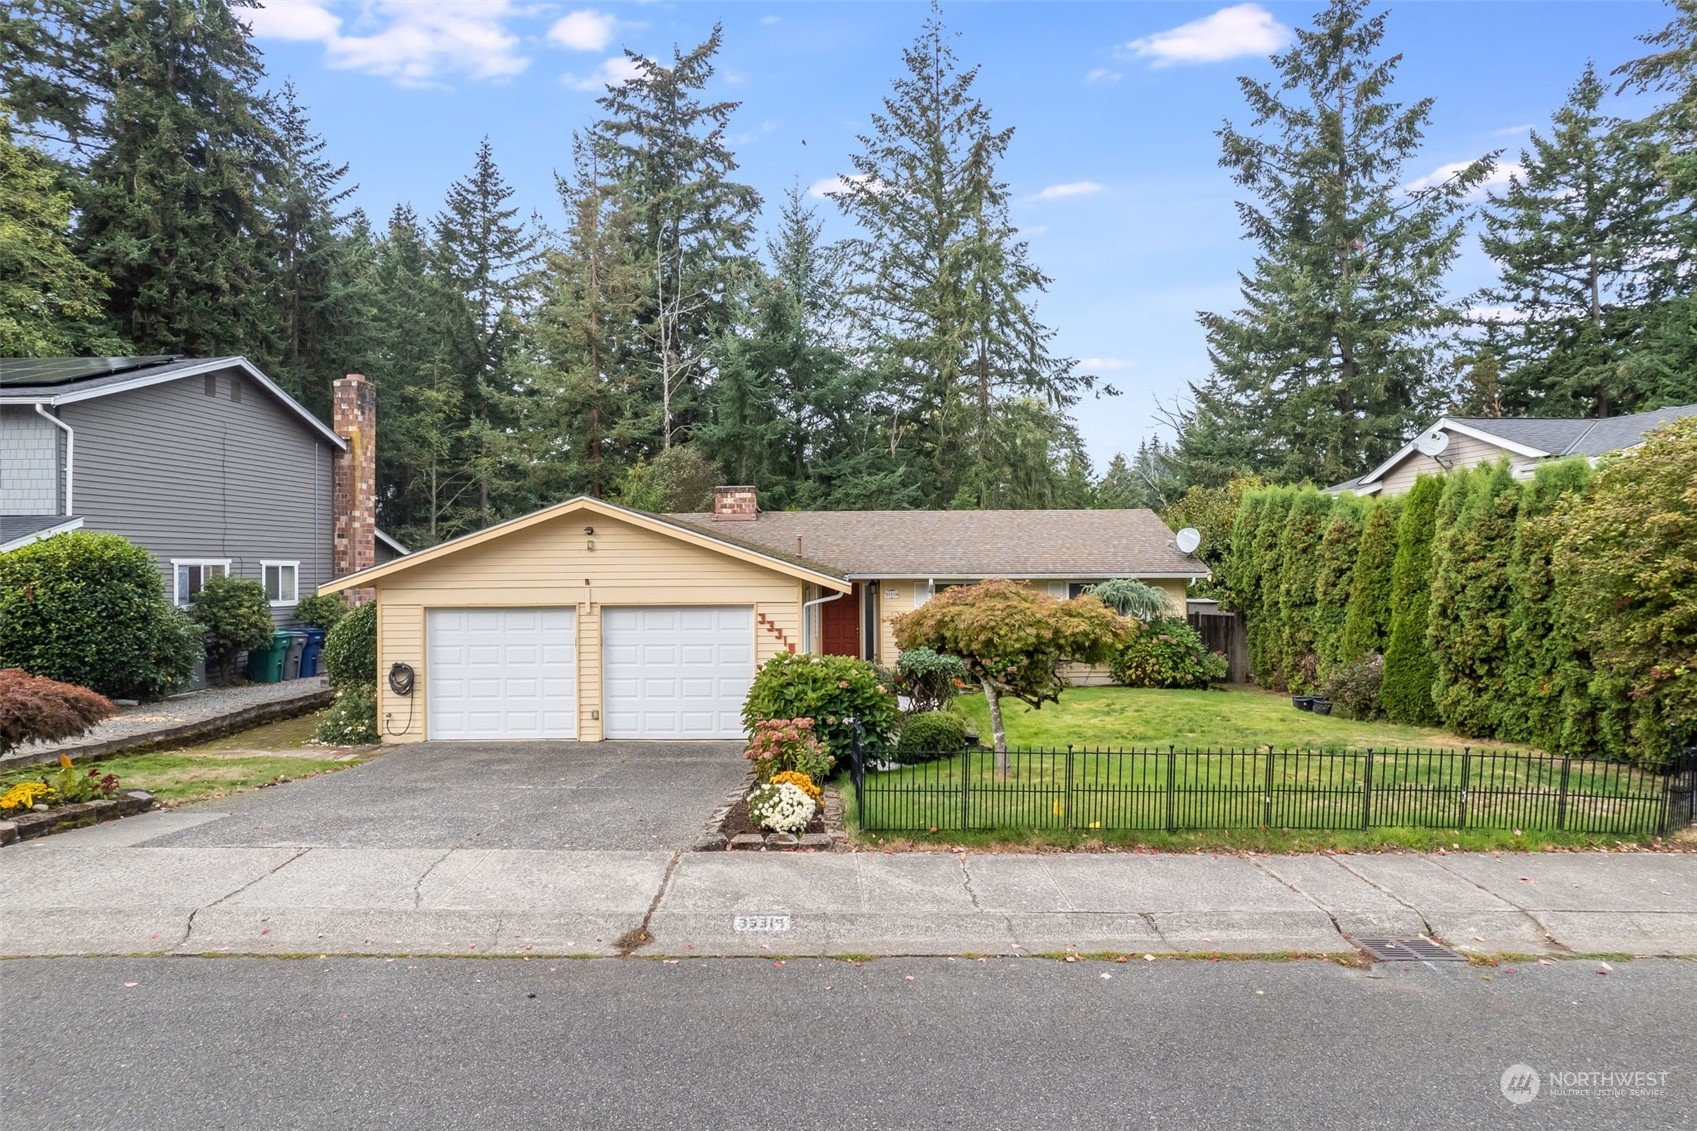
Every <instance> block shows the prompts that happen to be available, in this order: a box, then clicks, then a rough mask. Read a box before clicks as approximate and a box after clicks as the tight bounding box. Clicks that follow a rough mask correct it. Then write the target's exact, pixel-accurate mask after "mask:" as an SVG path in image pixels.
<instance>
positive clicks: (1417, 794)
mask: <svg viewBox="0 0 1697 1131" xmlns="http://www.w3.org/2000/svg"><path fill="white" fill-rule="evenodd" d="M957 709H958V710H959V711H961V713H962V714H964V715H966V716H967V717H968V718H969V719H971V720H972V722H973V723H974V725H976V726H977V728H978V729H979V732H980V734H981V736H984V738H985V739H986V740H987V736H988V731H989V727H988V718H987V712H986V710H985V706H984V702H983V700H982V698H980V697H977V696H974V697H971V698H966V699H962V700H959V701H957ZM1004 711H1005V718H1006V721H1007V727H1008V741H1009V746H1010V747H1012V748H1013V751H1014V753H1013V755H1012V758H1011V764H1010V767H1009V771H1008V772H1007V773H1006V774H1005V775H1004V774H1002V773H1000V772H998V768H997V765H996V759H995V756H994V755H993V754H991V753H989V752H987V751H980V752H977V753H974V754H971V755H957V756H955V757H952V758H947V759H942V760H939V761H934V762H927V763H923V764H921V765H917V766H912V767H908V768H905V769H901V770H893V771H887V772H875V773H871V774H868V776H867V786H866V795H865V798H864V805H863V808H861V807H857V808H856V811H855V817H856V820H857V822H858V823H859V824H860V825H861V827H863V828H865V829H871V830H879V831H880V832H882V833H884V834H886V835H888V834H894V833H908V834H911V833H918V834H923V835H930V834H931V830H933V829H936V830H941V831H944V832H946V833H947V834H948V835H950V836H953V835H955V831H962V832H966V833H970V834H986V835H990V836H992V837H993V838H995V839H998V840H1001V841H1009V840H1013V841H1020V840H1023V841H1024V842H1026V843H1032V844H1036V843H1052V842H1056V841H1057V839H1058V840H1059V841H1060V842H1063V843H1064V842H1065V841H1066V840H1067V839H1068V838H1072V839H1077V838H1080V837H1083V838H1089V837H1101V838H1103V839H1104V840H1115V839H1120V840H1125V841H1129V842H1132V843H1166V842H1168V841H1172V840H1173V839H1174V838H1183V837H1186V836H1189V835H1192V834H1198V833H1206V834H1210V835H1212V836H1213V837H1214V838H1215V839H1216V840H1218V838H1219V837H1220V835H1222V834H1225V835H1227V838H1228V839H1230V837H1242V836H1249V837H1251V838H1255V837H1259V838H1262V839H1263V840H1264V839H1265V838H1266V837H1268V836H1283V837H1286V838H1288V837H1290V836H1292V835H1310V834H1321V833H1323V834H1324V835H1321V836H1319V839H1320V840H1321V841H1322V842H1330V841H1332V840H1334V839H1335V836H1334V833H1336V832H1337V831H1340V830H1342V831H1348V832H1349V835H1350V836H1352V837H1355V838H1357V839H1358V840H1360V841H1363V842H1365V845H1371V846H1378V847H1383V846H1388V845H1397V844H1408V845H1410V846H1414V845H1422V844H1430V845H1433V846H1436V845H1441V844H1444V843H1456V842H1457V840H1456V838H1458V837H1460V838H1462V839H1465V840H1466V841H1467V843H1468V846H1469V847H1474V848H1480V847H1508V846H1512V845H1514V844H1517V843H1519V844H1522V845H1524V844H1525V843H1526V841H1525V840H1524V835H1530V834H1532V833H1534V832H1536V833H1537V834H1538V836H1539V838H1540V843H1576V842H1584V838H1585V837H1588V836H1589V837H1605V838H1609V837H1637V838H1647V837H1648V836H1649V835H1652V834H1653V833H1654V831H1655V829H1656V827H1657V825H1658V824H1659V820H1660V813H1661V802H1662V783H1661V779H1660V778H1659V777H1657V776H1655V775H1652V774H1645V773H1642V772H1640V771H1637V770H1634V769H1632V768H1630V767H1625V766H1620V765H1614V764H1607V763H1586V762H1573V763H1571V764H1570V765H1568V766H1566V767H1564V766H1563V765H1562V763H1561V762H1560V761H1559V760H1552V759H1546V758H1543V757H1541V756H1539V755H1538V754H1537V753H1536V752H1535V751H1528V750H1526V749H1524V748H1520V747H1513V746H1506V745H1503V744H1500V743H1473V744H1471V750H1470V751H1467V752H1464V750H1463V746H1464V740H1462V739H1459V738H1456V737H1455V736H1453V735H1447V734H1444V733H1443V732H1441V731H1436V730H1427V729H1422V728H1418V727H1399V726H1392V725H1389V724H1382V723H1355V722H1351V721H1350V720H1347V719H1342V718H1337V719H1334V718H1330V717H1326V716H1314V715H1311V714H1308V713H1307V712H1301V711H1298V710H1296V709H1295V708H1294V707H1292V706H1291V705H1290V701H1289V700H1288V699H1287V698H1285V697H1283V696H1274V695H1270V694H1266V693H1261V692H1255V691H1246V690H1233V691H1223V692H1222V691H1214V692H1184V691H1150V690H1133V689H1127V688H1078V689H1074V690H1071V691H1068V692H1066V693H1065V694H1064V695H1063V696H1062V698H1061V702H1060V704H1058V705H1056V704H1049V705H1047V706H1045V707H1044V708H1043V710H1041V711H1032V710H1030V709H1028V708H1026V707H1025V706H1024V705H1023V704H1014V705H1012V706H1011V707H1005V708H1004ZM1069 745H1070V746H1072V747H1073V750H1072V751H1071V752H1069V751H1068V749H1067V747H1068V746H1069ZM1269 746H1271V747H1274V748H1276V751H1277V752H1274V751H1270V750H1269V749H1268V747H1269ZM1169 747H1175V748H1177V752H1176V753H1173V754H1169V752H1168V749H1169ZM1022 748H1025V749H1023V750H1022ZM1104 748H1114V749H1118V750H1131V751H1141V753H1132V754H1128V755H1109V754H1106V753H1099V751H1101V750H1103V749H1104ZM1369 749H1371V750H1372V751H1373V754H1372V756H1371V757H1369V755H1368V753H1367V751H1368V750H1369ZM1564 773H1565V776H1566V788H1567V795H1566V799H1565V801H1564V799H1563V779H1564ZM1545 834H1549V835H1545ZM1558 834H1559V835H1558ZM1575 838H1578V839H1577V840H1576V839H1575ZM1365 845H1364V846H1365Z"/></svg>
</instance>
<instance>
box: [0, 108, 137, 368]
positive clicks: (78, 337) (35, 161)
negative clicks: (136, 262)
mask: <svg viewBox="0 0 1697 1131" xmlns="http://www.w3.org/2000/svg"><path fill="white" fill-rule="evenodd" d="M72 208H73V200H72V194H71V192H70V191H69V190H68V189H66V188H65V187H63V185H62V184H61V181H60V175H59V170H58V169H57V168H56V167H55V165H54V163H53V162H52V161H51V160H49V159H48V158H47V156H46V155H45V154H43V153H42V152H40V151H39V150H37V149H35V148H34V147H33V146H29V145H19V144H15V143H14V141H13V139H12V123H11V119H10V117H9V116H8V115H7V113H6V110H5V106H4V104H3V103H0V357H53V356H56V355H59V354H90V353H96V354H117V353H122V352H123V345H122V343H121V342H119V340H118V339H117V338H116V337H115V336H114V335H113V334H112V331H111V328H110V327H109V326H108V325H107V324H106V320H105V304H106V283H107V280H106V279H105V278H104V277H103V276H102V275H101V274H100V273H99V272H97V271H93V270H90V269H89V268H88V267H87V266H85V265H84V264H83V262H82V261H81V260H80V259H78V258H77V255H76V253H75V252H74V251H73V250H72V249H71V245H70V240H69V233H70V228H71V213H72Z"/></svg>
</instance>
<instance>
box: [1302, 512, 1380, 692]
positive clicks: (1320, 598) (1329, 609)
mask: <svg viewBox="0 0 1697 1131" xmlns="http://www.w3.org/2000/svg"><path fill="white" fill-rule="evenodd" d="M1368 506H1369V503H1368V500H1366V499H1363V498H1362V497H1361V496H1359V495H1342V496H1339V497H1338V498H1337V499H1336V500H1335V501H1334V502H1333V503H1332V510H1331V516H1332V517H1331V521H1330V522H1328V523H1327V524H1326V533H1325V534H1324V536H1322V537H1321V539H1320V557H1319V561H1318V568H1317V569H1316V571H1315V576H1314V615H1313V622H1314V654H1315V655H1316V656H1317V657H1318V658H1319V681H1320V682H1322V683H1323V682H1325V679H1326V677H1327V676H1329V675H1331V674H1332V673H1333V672H1334V671H1336V670H1337V669H1338V668H1339V667H1341V666H1342V665H1343V663H1344V662H1345V660H1346V659H1347V658H1348V657H1346V656H1345V655H1344V651H1343V628H1344V623H1345V622H1346V621H1347V620H1348V619H1349V596H1350V591H1351V589H1352V588H1353V585H1354V579H1355V568H1356V554H1357V553H1358V552H1359V551H1360V549H1361V525H1362V523H1363V521H1364V520H1365V515H1366V513H1367V508H1368Z"/></svg>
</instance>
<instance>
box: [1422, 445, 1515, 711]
mask: <svg viewBox="0 0 1697 1131" xmlns="http://www.w3.org/2000/svg"><path fill="white" fill-rule="evenodd" d="M1456 478H1457V479H1458V480H1464V486H1463V487H1462V488H1461V491H1464V492H1465V494H1462V495H1461V496H1460V498H1461V505H1460V508H1459V509H1458V510H1455V511H1453V512H1451V511H1450V510H1448V509H1446V508H1444V507H1442V506H1440V507H1439V512H1438V513H1439V522H1438V529H1437V533H1436V535H1435V537H1434V540H1433V543H1432V608H1431V613H1430V616H1429V619H1428V621H1427V624H1426V644H1427V647H1429V648H1430V649H1431V650H1432V658H1433V660H1434V661H1435V665H1436V668H1435V675H1434V677H1433V682H1432V702H1433V703H1434V704H1435V705H1436V706H1437V708H1438V718H1439V719H1440V720H1442V722H1443V724H1444V725H1445V726H1446V727H1448V728H1449V729H1450V730H1453V731H1455V732H1456V733H1457V734H1465V735H1471V736H1475V737H1479V738H1486V737H1489V736H1490V735H1491V734H1492V733H1493V729H1492V727H1493V724H1494V722H1495V720H1496V715H1497V712H1498V710H1499V709H1500V705H1502V704H1505V703H1507V702H1509V701H1510V700H1511V698H1512V697H1511V695H1510V693H1509V689H1508V681H1507V670H1506V667H1507V664H1508V623H1509V584H1508V559H1509V554H1510V552H1511V551H1512V550H1513V548H1514V520H1515V514H1516V512H1517V511H1518V509H1519V506H1520V484H1519V483H1517V482H1515V480H1514V476H1513V474H1511V473H1510V471H1509V466H1508V461H1507V460H1503V461H1501V462H1498V463H1494V464H1486V465H1481V466H1479V467H1476V468H1474V469H1473V470H1472V471H1469V472H1468V473H1467V474H1466V475H1465V477H1462V476H1457V477H1456Z"/></svg>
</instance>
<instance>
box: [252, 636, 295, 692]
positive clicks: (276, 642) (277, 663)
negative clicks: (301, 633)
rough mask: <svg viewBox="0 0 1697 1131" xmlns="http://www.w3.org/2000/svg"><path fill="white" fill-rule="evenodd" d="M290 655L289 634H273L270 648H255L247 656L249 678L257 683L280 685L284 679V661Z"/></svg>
mask: <svg viewBox="0 0 1697 1131" xmlns="http://www.w3.org/2000/svg"><path fill="white" fill-rule="evenodd" d="M288 655H289V634H288V633H286V632H274V633H272V634H271V646H270V647H269V648H254V649H252V650H251V651H249V652H248V654H247V677H248V678H249V679H251V680H253V681H254V682H255V683H279V682H281V681H282V679H283V661H284V660H285V659H286V658H287V657H288Z"/></svg>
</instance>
